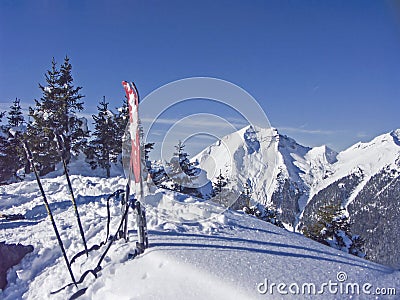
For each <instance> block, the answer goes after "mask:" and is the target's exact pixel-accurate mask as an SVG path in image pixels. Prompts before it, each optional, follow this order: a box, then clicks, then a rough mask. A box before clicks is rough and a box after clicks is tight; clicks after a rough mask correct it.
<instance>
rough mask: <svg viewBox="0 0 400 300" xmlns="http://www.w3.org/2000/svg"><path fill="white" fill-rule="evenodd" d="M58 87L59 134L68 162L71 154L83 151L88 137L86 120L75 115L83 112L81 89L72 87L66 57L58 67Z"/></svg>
mask: <svg viewBox="0 0 400 300" xmlns="http://www.w3.org/2000/svg"><path fill="white" fill-rule="evenodd" d="M58 86H59V89H60V101H59V102H60V106H61V107H60V110H61V111H60V118H61V119H62V124H61V125H62V128H61V133H62V134H63V137H64V144H65V145H64V147H65V153H66V156H67V157H66V161H67V162H68V161H69V160H70V158H71V155H72V154H77V153H79V152H81V151H83V149H84V147H85V144H86V138H87V137H88V136H89V132H88V129H87V126H86V120H85V119H83V118H78V117H77V115H76V113H77V112H80V111H82V110H83V102H81V99H82V98H83V97H84V96H83V95H82V94H80V91H81V89H82V87H80V86H78V87H74V79H73V77H72V65H71V63H70V61H69V58H68V56H66V57H65V58H64V63H63V64H62V65H61V67H60V77H59V80H58Z"/></svg>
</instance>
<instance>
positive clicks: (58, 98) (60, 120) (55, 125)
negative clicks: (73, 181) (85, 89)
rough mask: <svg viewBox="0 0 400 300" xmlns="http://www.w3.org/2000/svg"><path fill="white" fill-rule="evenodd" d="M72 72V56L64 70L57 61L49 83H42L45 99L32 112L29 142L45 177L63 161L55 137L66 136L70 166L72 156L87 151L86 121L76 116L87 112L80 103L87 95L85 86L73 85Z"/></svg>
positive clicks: (47, 76)
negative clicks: (82, 90) (83, 87)
mask: <svg viewBox="0 0 400 300" xmlns="http://www.w3.org/2000/svg"><path fill="white" fill-rule="evenodd" d="M71 70H72V66H71V64H70V63H69V58H68V57H66V58H65V59H64V64H63V65H62V66H61V68H60V70H59V69H58V68H57V63H56V61H55V59H54V58H53V60H52V62H51V70H48V71H47V72H46V74H45V81H46V84H45V85H42V84H39V88H40V89H41V91H42V97H41V98H40V100H39V101H38V100H35V107H34V108H30V109H29V116H30V117H31V118H32V120H33V121H32V122H31V123H30V124H29V125H28V136H29V142H30V145H31V148H32V152H33V157H34V160H35V161H36V162H37V164H38V170H39V172H40V174H41V175H44V174H47V173H48V172H50V171H53V170H54V169H55V165H56V164H57V163H58V162H59V160H60V157H59V154H58V151H57V144H56V142H55V140H56V139H55V135H60V136H62V139H63V142H64V147H65V149H64V150H65V151H64V153H65V159H66V161H67V163H69V161H70V158H71V156H72V154H78V152H79V151H81V150H82V149H83V146H84V144H85V140H86V139H85V138H86V137H87V136H88V130H87V126H85V125H86V122H85V121H86V120H84V119H79V118H78V117H77V116H76V112H78V111H81V110H82V109H83V103H82V102H79V100H80V99H81V98H82V97H83V96H82V95H81V94H80V93H79V92H80V90H81V87H77V88H75V87H74V86H73V78H72V75H71Z"/></svg>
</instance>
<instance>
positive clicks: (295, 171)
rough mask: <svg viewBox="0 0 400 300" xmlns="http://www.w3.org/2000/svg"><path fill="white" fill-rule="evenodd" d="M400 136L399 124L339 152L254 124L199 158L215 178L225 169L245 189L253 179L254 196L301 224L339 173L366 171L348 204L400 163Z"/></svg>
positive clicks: (234, 183) (292, 222)
mask: <svg viewBox="0 0 400 300" xmlns="http://www.w3.org/2000/svg"><path fill="white" fill-rule="evenodd" d="M399 136H400V130H395V131H393V132H391V133H388V134H383V135H381V136H378V137H376V138H375V139H373V140H372V141H371V142H368V143H357V144H356V145H354V146H352V147H350V148H348V149H347V150H345V151H343V152H340V153H336V152H335V151H333V150H332V149H330V148H328V147H327V146H320V147H315V148H312V149H311V148H308V147H304V146H302V145H299V144H298V143H297V142H296V141H295V140H293V139H291V138H289V137H287V136H282V135H280V134H279V133H278V131H277V130H276V129H262V128H253V127H251V126H248V127H245V128H243V129H241V130H240V131H238V132H235V133H232V134H230V135H228V136H226V137H224V138H222V139H221V140H220V141H218V142H217V143H215V144H214V145H211V146H209V147H208V148H206V149H205V150H203V151H202V152H200V153H199V154H198V155H196V156H195V157H194V158H193V160H195V161H197V162H198V163H199V167H200V168H202V169H204V170H206V171H207V174H208V176H209V178H210V179H211V180H213V179H214V178H215V177H216V176H217V175H218V174H219V171H220V170H221V171H222V174H223V175H224V176H226V177H228V179H230V188H232V189H236V190H238V191H239V192H241V191H243V186H244V184H245V183H246V182H247V183H249V184H250V185H251V187H252V198H253V199H255V200H256V201H258V202H260V203H263V204H268V203H270V202H272V203H273V204H274V205H275V206H277V207H278V208H279V209H281V211H282V212H283V214H284V215H285V216H284V218H283V221H284V222H285V223H286V224H287V225H288V224H289V225H296V218H295V217H296V216H297V217H298V216H300V215H301V214H302V212H303V211H304V208H305V207H306V205H307V203H308V202H309V201H310V200H311V199H312V198H313V197H314V196H315V195H316V194H317V193H318V192H320V191H321V190H323V189H325V188H326V187H328V186H329V185H331V184H333V183H334V182H336V181H338V180H339V179H341V178H343V177H346V176H349V175H351V174H360V173H362V180H361V181H360V182H359V183H358V185H357V187H356V188H354V190H353V191H352V193H351V194H350V195H349V197H348V198H346V202H345V203H343V204H344V205H345V206H347V205H348V204H349V203H350V202H351V201H352V200H353V199H355V197H356V196H357V195H358V193H359V192H360V191H361V190H362V188H363V187H364V185H365V184H366V183H367V182H368V181H369V180H370V179H371V177H372V176H373V175H375V174H377V173H378V172H379V171H381V170H382V169H383V168H385V167H386V166H389V165H390V166H393V168H396V169H397V168H398V164H399V163H398V162H399V161H400V142H399ZM288 203H290V205H289V206H288ZM282 205H286V206H287V207H286V208H285V207H282ZM290 210H294V211H290Z"/></svg>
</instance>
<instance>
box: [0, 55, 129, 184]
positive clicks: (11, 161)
mask: <svg viewBox="0 0 400 300" xmlns="http://www.w3.org/2000/svg"><path fill="white" fill-rule="evenodd" d="M39 89H40V90H41V93H42V96H41V98H40V99H39V100H37V99H34V101H35V104H34V106H33V107H29V113H28V121H26V120H25V118H24V115H23V112H22V109H21V101H20V100H19V99H18V98H16V99H15V100H14V101H13V103H12V105H11V106H10V109H9V111H8V112H1V113H0V122H1V127H0V183H2V184H4V183H9V182H13V181H17V180H21V179H22V178H23V177H24V175H25V174H28V173H30V169H29V164H28V163H27V161H26V157H25V151H24V149H23V145H22V143H21V141H22V140H25V141H27V142H28V144H29V147H30V148H31V151H32V155H33V159H34V161H35V164H36V167H37V170H38V171H39V174H40V175H41V176H43V175H46V174H48V173H49V172H52V171H54V170H55V168H56V165H57V164H58V163H59V162H60V151H62V152H63V153H62V154H63V156H64V158H65V160H66V162H67V164H69V163H70V161H71V159H72V158H73V157H76V156H78V155H82V154H83V155H85V160H86V162H87V163H88V164H89V166H90V167H91V168H93V169H95V168H97V167H100V168H103V169H105V171H106V175H107V176H108V177H109V176H110V168H111V164H112V163H116V162H117V161H118V158H119V156H120V154H121V152H122V145H121V140H122V136H123V134H124V131H125V127H126V124H127V120H128V108H127V104H126V101H123V104H122V106H121V107H120V108H118V111H117V113H114V112H112V111H111V110H110V109H109V103H108V102H107V101H106V99H105V97H104V98H103V99H102V100H101V101H100V102H99V105H98V106H97V111H98V112H97V114H96V115H93V125H94V131H93V132H90V131H89V129H88V123H87V120H86V118H84V117H79V116H78V113H79V112H82V111H83V110H84V102H83V98H84V96H83V95H82V94H81V90H82V87H81V86H75V84H74V79H73V76H72V65H71V62H70V59H69V57H65V58H64V61H63V63H62V64H61V65H60V67H58V65H57V62H56V61H55V59H54V58H53V60H52V62H51V68H50V69H49V70H47V72H46V73H45V83H44V84H39ZM60 140H61V141H62V149H60V148H59V141H60Z"/></svg>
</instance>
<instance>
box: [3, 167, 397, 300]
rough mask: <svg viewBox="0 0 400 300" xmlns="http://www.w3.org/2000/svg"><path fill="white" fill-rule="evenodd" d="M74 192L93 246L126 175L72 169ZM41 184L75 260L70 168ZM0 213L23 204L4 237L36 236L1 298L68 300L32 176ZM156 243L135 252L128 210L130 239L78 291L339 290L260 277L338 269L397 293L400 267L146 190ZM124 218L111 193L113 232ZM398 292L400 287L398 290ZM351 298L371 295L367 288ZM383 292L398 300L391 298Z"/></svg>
mask: <svg viewBox="0 0 400 300" xmlns="http://www.w3.org/2000/svg"><path fill="white" fill-rule="evenodd" d="M71 179H72V181H73V185H74V191H75V195H76V198H77V202H78V209H79V213H80V216H81V219H82V225H83V229H84V232H85V236H86V239H87V242H88V247H91V246H92V245H94V244H100V243H101V242H102V241H104V240H105V238H106V236H105V234H106V232H105V230H106V229H105V227H106V219H107V213H106V198H107V196H108V195H109V194H110V193H112V192H113V191H114V190H116V189H119V188H124V185H125V179H123V178H121V177H115V178H110V179H105V178H99V177H85V176H80V175H72V176H71ZM43 185H44V188H45V191H46V193H47V194H48V198H49V199H48V200H49V202H50V203H51V208H52V210H53V213H54V217H55V220H56V223H57V226H58V228H59V230H60V234H61V238H62V240H63V242H64V246H65V248H66V250H67V255H68V257H69V258H70V259H71V258H72V256H73V255H74V254H76V253H77V252H79V251H81V250H83V245H82V242H81V239H80V234H79V230H78V228H77V225H76V221H75V215H74V211H73V208H72V205H71V203H70V195H69V194H68V192H67V189H66V184H65V178H64V177H63V176H59V177H55V178H46V179H43ZM0 191H1V199H0V210H1V212H2V213H5V214H11V213H22V214H24V215H25V216H26V218H27V219H26V220H19V221H14V222H1V223H0V241H7V243H21V244H24V245H33V246H34V251H33V253H30V254H28V255H27V256H26V257H25V258H24V259H23V260H22V262H21V263H20V264H19V265H17V266H14V267H13V268H12V269H11V270H10V271H9V272H8V282H9V285H8V287H7V288H6V289H5V290H4V291H2V292H1V291H0V298H1V299H7V300H14V299H52V300H54V299H67V298H68V297H69V296H71V295H72V294H73V293H74V292H76V291H77V290H78V289H77V288H76V287H69V288H67V289H65V290H63V291H61V292H60V293H58V294H56V295H50V292H51V291H55V290H57V289H59V288H60V287H62V286H64V285H65V284H68V283H70V282H71V279H70V277H69V274H68V272H67V268H66V265H65V262H64V260H63V257H62V255H61V251H60V249H59V247H58V243H57V240H56V238H55V235H54V232H53V230H52V227H51V223H50V220H49V219H48V217H47V215H46V211H45V208H44V206H43V203H42V198H41V195H40V193H39V192H38V190H37V186H36V182H35V181H26V182H23V183H15V184H11V185H8V186H2V187H1V190H0ZM146 206H147V219H148V227H149V241H150V248H149V249H147V250H146V252H145V253H144V254H142V255H140V256H139V257H137V258H135V259H133V260H128V259H127V256H128V254H129V253H132V252H133V250H134V248H135V241H136V232H135V228H136V227H135V216H134V214H133V213H131V214H130V215H129V229H130V232H129V236H130V242H128V243H125V242H124V241H123V240H118V241H116V243H115V244H114V245H113V246H112V247H111V249H110V251H109V253H108V254H107V256H106V258H105V260H104V261H103V263H102V267H103V269H102V271H101V272H100V273H99V277H98V278H97V279H96V280H95V279H94V277H93V276H91V275H89V276H88V277H86V279H85V281H84V283H83V284H82V285H80V286H79V288H83V287H88V290H87V291H86V293H85V294H84V295H83V296H81V297H80V298H79V299H146V300H147V299H163V300H164V299H167V300H168V299H171V300H175V299H270V298H274V299H280V298H282V299H286V298H288V299H291V298H294V299H308V298H310V299H314V298H315V299H338V295H330V294H324V295H323V297H321V296H307V295H300V296H293V295H280V294H278V293H277V291H276V289H275V291H274V292H275V293H274V294H273V295H268V294H265V295H262V294H260V293H259V292H258V291H257V284H259V283H261V282H264V280H265V279H268V280H269V282H274V283H276V284H279V283H282V282H283V283H286V284H288V285H289V284H291V283H297V284H298V285H300V286H301V284H303V283H314V284H315V285H316V286H319V285H320V284H322V283H325V282H328V281H329V280H331V281H336V282H337V279H336V275H337V273H338V272H339V271H342V272H346V274H347V276H348V282H355V283H359V284H360V285H362V284H364V283H367V282H368V283H371V284H372V285H373V286H374V287H386V288H389V287H395V288H397V292H398V293H400V290H399V287H400V272H399V271H393V270H391V269H389V268H387V267H384V266H381V265H378V264H375V263H372V262H369V261H366V260H363V259H361V258H357V257H354V256H350V255H347V254H345V253H343V252H339V251H337V250H334V249H332V248H329V247H326V246H323V245H320V244H318V243H316V242H313V241H311V240H308V239H306V238H304V237H303V236H301V235H299V234H296V233H291V232H288V231H285V230H283V229H280V228H278V227H275V226H273V225H271V224H268V223H265V222H262V221H259V220H257V219H255V218H254V217H250V216H246V215H243V214H242V213H239V212H233V211H229V210H228V211H224V209H222V208H220V207H217V206H214V205H212V204H209V203H203V202H199V201H198V200H196V199H194V198H192V197H188V196H184V195H181V194H178V193H174V192H168V191H163V190H157V191H155V194H154V195H152V196H149V197H147V199H146ZM120 217H121V208H120V205H119V203H117V202H116V201H111V227H110V233H111V234H114V232H115V230H116V228H117V226H118V224H119V222H120ZM104 249H105V247H102V249H101V250H99V251H93V252H91V253H90V254H89V258H86V256H85V255H83V256H81V257H80V258H78V259H77V261H76V262H75V263H74V264H73V265H72V269H73V272H74V274H75V277H76V279H79V277H80V275H81V274H82V273H83V272H84V271H86V270H88V269H93V268H94V267H95V266H96V264H97V261H98V259H99V257H100V255H101V254H102V252H103V251H104ZM397 297H398V296H397ZM354 299H374V297H369V298H366V296H365V295H360V296H354ZM385 299H396V298H395V297H392V298H391V297H385Z"/></svg>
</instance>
